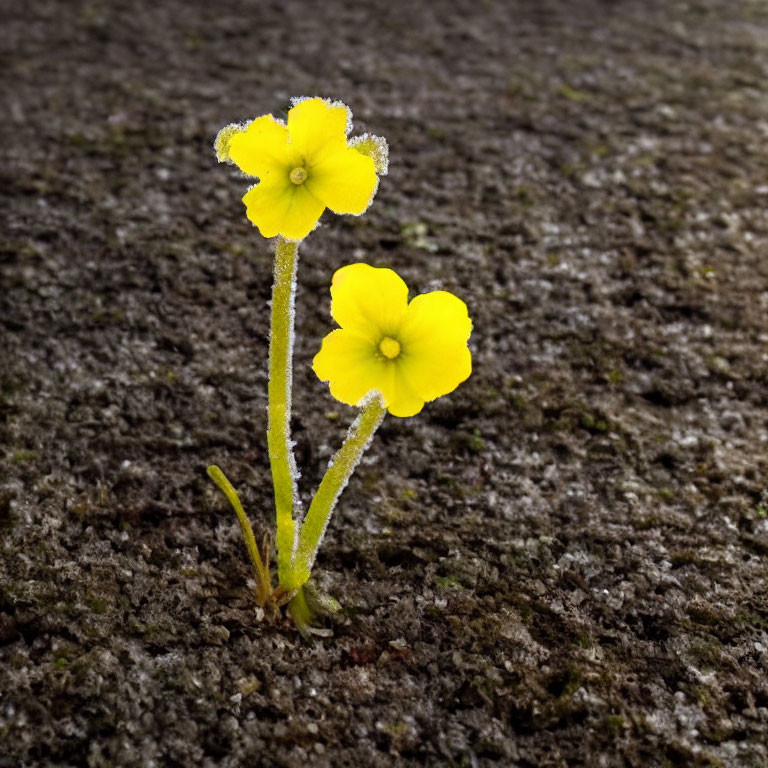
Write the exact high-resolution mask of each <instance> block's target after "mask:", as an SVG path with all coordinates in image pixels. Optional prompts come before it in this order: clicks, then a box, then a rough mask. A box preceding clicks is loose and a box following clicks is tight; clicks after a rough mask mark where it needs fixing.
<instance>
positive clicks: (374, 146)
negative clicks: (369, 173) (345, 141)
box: [349, 133, 389, 176]
mask: <svg viewBox="0 0 768 768" xmlns="http://www.w3.org/2000/svg"><path fill="white" fill-rule="evenodd" d="M349 146H350V147H352V148H353V149H356V150H357V151H358V152H359V153H360V154H361V155H366V156H368V157H371V158H373V165H374V168H375V169H376V173H377V174H378V175H379V176H386V175H387V172H388V171H389V144H387V140H386V139H385V138H384V137H383V136H372V135H371V134H370V133H364V134H363V135H362V136H356V137H355V138H354V139H352V140H351V141H350V142H349Z"/></svg>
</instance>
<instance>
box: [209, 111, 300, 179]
mask: <svg viewBox="0 0 768 768" xmlns="http://www.w3.org/2000/svg"><path fill="white" fill-rule="evenodd" d="M224 130H227V129H224ZM227 149H228V155H229V159H230V160H231V161H232V162H233V163H235V164H236V165H237V166H238V168H240V170H241V171H243V173H247V174H248V175H249V176H257V177H259V178H260V179H264V178H265V177H266V176H267V175H268V174H269V173H274V172H275V171H280V170H285V173H286V174H287V173H290V170H291V168H293V167H294V166H296V165H298V158H297V154H296V150H295V148H293V147H291V145H290V144H289V143H288V128H286V127H285V126H284V125H283V124H282V123H278V122H277V120H275V118H274V117H272V115H264V116H263V117H257V118H256V119H255V120H253V121H251V122H250V123H249V124H248V126H247V127H246V128H245V130H242V131H240V132H236V133H234V134H233V135H232V136H230V137H229V144H228V147H227Z"/></svg>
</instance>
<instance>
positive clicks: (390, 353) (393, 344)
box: [379, 336, 400, 360]
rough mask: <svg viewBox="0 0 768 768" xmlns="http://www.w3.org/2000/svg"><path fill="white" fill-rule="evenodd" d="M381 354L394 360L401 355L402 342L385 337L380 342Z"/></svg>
mask: <svg viewBox="0 0 768 768" xmlns="http://www.w3.org/2000/svg"><path fill="white" fill-rule="evenodd" d="M379 352H381V354H382V355H384V357H386V358H388V359H390V360H394V359H395V358H396V357H397V356H398V355H399V354H400V342H399V341H398V340H397V339H393V338H390V337H389V336H385V337H384V338H383V339H382V340H381V341H380V342H379Z"/></svg>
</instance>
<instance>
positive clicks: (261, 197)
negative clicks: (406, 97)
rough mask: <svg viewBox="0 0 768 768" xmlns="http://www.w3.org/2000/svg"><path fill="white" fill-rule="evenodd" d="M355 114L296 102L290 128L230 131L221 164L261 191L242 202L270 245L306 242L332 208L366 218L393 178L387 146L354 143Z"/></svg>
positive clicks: (332, 105) (219, 140)
mask: <svg viewBox="0 0 768 768" xmlns="http://www.w3.org/2000/svg"><path fill="white" fill-rule="evenodd" d="M351 125H352V114H351V112H350V111H349V108H348V107H346V106H345V105H344V104H342V103H341V102H339V101H333V102H332V101H328V100H326V99H319V98H314V99H301V100H294V103H293V107H292V108H291V109H290V110H289V111H288V120H287V123H282V122H281V121H279V120H276V119H275V118H274V117H272V115H263V116H262V117H258V118H256V119H255V120H252V121H251V122H250V123H247V124H246V125H228V126H227V127H226V128H223V129H222V130H221V131H220V132H219V135H218V136H217V137H216V145H215V147H216V156H217V157H218V159H219V161H220V162H224V161H228V162H232V163H234V164H235V165H237V167H238V168H240V170H241V171H243V173H246V174H248V175H249V176H256V177H258V179H259V183H258V184H256V185H255V186H253V187H251V188H250V189H249V190H248V192H246V194H245V196H244V197H243V202H244V203H245V206H246V215H247V216H248V218H249V219H250V220H251V221H252V222H253V223H254V224H255V225H256V226H257V227H258V228H259V231H260V232H261V234H262V235H264V237H275V236H276V235H281V236H282V237H284V238H285V239H286V240H294V241H298V240H303V239H304V238H305V237H306V236H307V235H308V234H309V233H310V232H311V231H312V230H313V229H314V228H315V225H316V224H317V222H318V219H319V218H320V216H321V215H322V213H323V211H324V210H325V209H326V208H330V209H331V210H332V211H333V212H334V213H350V214H354V215H360V214H361V213H363V212H364V211H365V210H366V209H367V208H368V206H369V205H370V204H371V201H372V200H373V196H374V194H375V193H376V188H377V187H378V183H379V174H382V175H383V174H385V173H386V172H387V143H386V141H385V140H384V139H383V138H380V137H378V136H369V135H365V136H361V137H359V138H357V139H352V140H348V139H347V134H348V133H349V129H350V127H351Z"/></svg>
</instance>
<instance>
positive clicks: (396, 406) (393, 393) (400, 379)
mask: <svg viewBox="0 0 768 768" xmlns="http://www.w3.org/2000/svg"><path fill="white" fill-rule="evenodd" d="M390 365H391V366H392V368H393V369H394V375H393V376H392V382H391V384H390V386H389V387H387V388H385V389H382V394H383V395H384V402H385V403H386V405H387V408H388V410H389V412H390V413H391V414H392V415H393V416H399V417H401V418H403V417H405V416H415V415H416V414H417V413H418V412H419V411H420V410H421V409H422V408H423V407H424V398H423V397H422V396H421V395H420V394H419V393H418V392H417V391H416V389H415V388H414V387H413V386H411V383H410V381H408V378H407V376H406V373H407V370H406V367H405V366H404V365H403V363H402V361H401V360H399V359H398V360H393V361H392V362H391V363H390Z"/></svg>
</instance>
